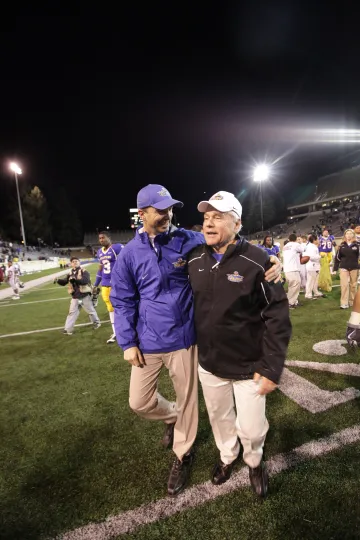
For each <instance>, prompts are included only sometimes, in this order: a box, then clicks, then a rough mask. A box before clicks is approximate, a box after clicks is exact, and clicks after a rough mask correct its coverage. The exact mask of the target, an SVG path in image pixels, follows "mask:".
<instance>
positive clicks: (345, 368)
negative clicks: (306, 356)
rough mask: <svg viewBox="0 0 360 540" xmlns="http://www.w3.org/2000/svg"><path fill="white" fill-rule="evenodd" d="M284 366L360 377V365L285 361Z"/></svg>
mask: <svg viewBox="0 0 360 540" xmlns="http://www.w3.org/2000/svg"><path fill="white" fill-rule="evenodd" d="M286 365H287V366H289V367H300V368H307V369H315V370H316V371H327V372H328V373H339V374H341V375H351V376H353V377H360V364H328V363H327V362H306V361H302V360H286Z"/></svg>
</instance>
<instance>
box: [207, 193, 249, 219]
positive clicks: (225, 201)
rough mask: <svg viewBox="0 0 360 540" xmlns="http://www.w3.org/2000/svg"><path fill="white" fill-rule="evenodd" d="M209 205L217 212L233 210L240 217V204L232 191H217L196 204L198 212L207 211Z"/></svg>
mask: <svg viewBox="0 0 360 540" xmlns="http://www.w3.org/2000/svg"><path fill="white" fill-rule="evenodd" d="M209 207H210V209H211V207H212V208H215V210H218V211H219V212H235V214H236V215H237V216H238V217H239V219H241V214H242V206H241V204H240V203H239V201H238V200H237V198H236V197H235V195H233V194H232V193H229V192H228V191H218V192H217V193H215V195H213V196H212V197H210V199H209V200H208V201H201V202H199V204H198V207H197V208H198V210H199V212H208V211H209Z"/></svg>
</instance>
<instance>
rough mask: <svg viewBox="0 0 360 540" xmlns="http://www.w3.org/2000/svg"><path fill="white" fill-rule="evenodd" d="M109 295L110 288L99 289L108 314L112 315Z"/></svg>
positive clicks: (112, 309)
mask: <svg viewBox="0 0 360 540" xmlns="http://www.w3.org/2000/svg"><path fill="white" fill-rule="evenodd" d="M110 293H111V287H101V297H102V299H103V300H104V302H105V304H106V307H107V310H108V312H109V313H112V312H113V311H114V308H113V307H112V305H111V302H110Z"/></svg>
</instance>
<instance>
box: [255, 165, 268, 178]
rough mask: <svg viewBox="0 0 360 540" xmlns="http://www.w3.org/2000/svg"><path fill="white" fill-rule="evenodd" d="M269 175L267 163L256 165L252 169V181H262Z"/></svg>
mask: <svg viewBox="0 0 360 540" xmlns="http://www.w3.org/2000/svg"><path fill="white" fill-rule="evenodd" d="M269 176H270V167H269V166H268V165H265V164H263V165H256V167H255V169H254V182H264V181H265V180H268V179H269Z"/></svg>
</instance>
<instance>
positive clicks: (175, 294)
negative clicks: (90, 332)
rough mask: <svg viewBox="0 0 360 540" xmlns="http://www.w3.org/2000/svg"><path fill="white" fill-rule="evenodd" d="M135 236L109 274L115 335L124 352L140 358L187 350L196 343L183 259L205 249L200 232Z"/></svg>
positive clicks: (192, 307) (189, 291)
mask: <svg viewBox="0 0 360 540" xmlns="http://www.w3.org/2000/svg"><path fill="white" fill-rule="evenodd" d="M154 242H155V248H156V249H154V247H153V246H152V244H151V242H150V240H149V237H148V235H147V233H145V232H143V233H139V230H138V231H137V232H136V236H135V238H134V239H133V240H131V241H130V242H129V243H128V244H127V245H126V246H125V247H124V249H122V251H121V253H120V255H119V256H118V258H117V260H116V263H115V266H114V269H113V271H112V274H111V285H112V289H111V294H110V299H111V303H112V305H113V306H114V309H115V332H116V337H117V341H118V344H119V345H120V347H121V348H122V349H123V350H126V349H129V348H130V347H135V346H137V347H139V348H140V350H141V351H142V352H143V353H166V352H172V351H177V350H179V349H188V348H189V347H190V346H191V345H194V344H195V342H196V335H195V327H194V305H193V295H192V290H191V286H190V282H189V278H188V271H187V261H186V259H187V254H188V253H189V252H190V251H191V250H192V249H193V248H194V247H196V246H198V245H200V244H203V243H204V242H205V241H204V237H203V235H202V234H201V233H197V232H192V231H187V230H185V229H176V228H175V227H173V228H172V229H171V230H170V232H167V233H163V234H160V235H158V236H156V237H155V240H154Z"/></svg>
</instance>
